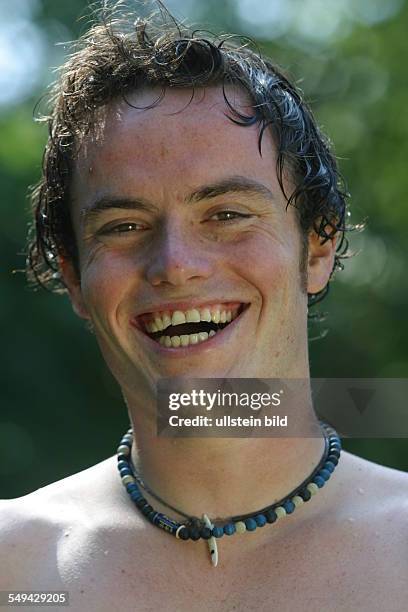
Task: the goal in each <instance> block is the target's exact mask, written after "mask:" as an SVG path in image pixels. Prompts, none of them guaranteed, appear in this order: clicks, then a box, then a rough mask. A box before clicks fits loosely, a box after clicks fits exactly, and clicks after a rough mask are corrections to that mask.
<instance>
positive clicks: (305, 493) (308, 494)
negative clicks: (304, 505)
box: [299, 489, 312, 502]
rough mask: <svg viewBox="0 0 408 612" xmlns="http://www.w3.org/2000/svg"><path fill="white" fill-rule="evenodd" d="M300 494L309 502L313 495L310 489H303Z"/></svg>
mask: <svg viewBox="0 0 408 612" xmlns="http://www.w3.org/2000/svg"><path fill="white" fill-rule="evenodd" d="M299 496H300V497H301V498H302V499H303V501H305V502H307V501H309V499H310V498H311V497H312V494H311V492H310V491H309V489H303V491H300V493H299Z"/></svg>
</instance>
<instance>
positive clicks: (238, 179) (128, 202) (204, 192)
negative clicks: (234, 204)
mask: <svg viewBox="0 0 408 612" xmlns="http://www.w3.org/2000/svg"><path fill="white" fill-rule="evenodd" d="M229 193H231V194H232V193H245V194H246V195H248V196H258V197H259V196H261V197H263V198H265V199H267V200H274V195H273V193H272V191H271V190H270V189H269V188H268V187H266V185H264V184H263V183H260V182H259V181H256V180H254V179H250V178H247V177H245V176H231V177H228V178H225V179H222V180H221V181H217V182H215V183H210V184H208V185H203V186H201V187H198V188H197V189H194V191H192V192H191V193H190V194H189V195H188V196H187V198H186V202H187V203H191V204H192V203H197V202H201V201H203V200H208V199H212V198H217V197H219V196H222V195H226V194H229ZM115 208H119V209H123V210H145V211H150V212H151V211H152V210H157V206H155V205H154V204H153V203H152V202H150V201H149V200H147V199H145V198H127V197H118V196H102V197H100V198H98V199H96V200H95V201H94V202H92V203H91V204H90V206H87V207H85V208H83V209H82V210H81V212H80V215H81V219H82V222H83V223H86V222H87V221H88V220H90V219H91V218H94V217H97V216H98V215H99V214H100V213H102V212H104V211H106V210H110V209H115Z"/></svg>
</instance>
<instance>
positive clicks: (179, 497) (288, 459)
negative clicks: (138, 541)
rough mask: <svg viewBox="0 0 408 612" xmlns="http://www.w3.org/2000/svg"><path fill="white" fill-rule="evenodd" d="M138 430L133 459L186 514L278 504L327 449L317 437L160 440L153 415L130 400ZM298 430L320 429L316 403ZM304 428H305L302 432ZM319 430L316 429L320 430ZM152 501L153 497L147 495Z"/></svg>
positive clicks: (222, 513)
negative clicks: (149, 415) (314, 410)
mask: <svg viewBox="0 0 408 612" xmlns="http://www.w3.org/2000/svg"><path fill="white" fill-rule="evenodd" d="M127 403H128V408H129V415H130V420H131V424H132V427H133V431H134V444H133V448H132V460H133V462H134V464H135V465H136V466H137V467H138V470H139V471H140V473H141V475H142V478H143V480H144V481H145V483H146V484H147V486H148V487H149V488H150V489H151V490H152V491H153V492H154V493H156V494H157V495H159V496H160V497H161V498H162V499H163V500H164V501H165V502H167V503H168V504H170V505H171V506H174V507H175V508H178V509H180V510H181V511H182V512H184V513H186V514H188V515H190V516H197V517H201V516H202V514H203V513H206V514H207V515H208V516H209V517H210V518H212V519H216V518H225V517H230V516H234V515H241V514H247V513H250V512H254V511H256V510H258V509H261V508H264V507H265V506H268V505H270V504H272V503H274V502H277V501H279V500H281V499H282V498H284V497H285V496H286V495H288V494H289V493H290V492H291V491H292V490H293V489H295V488H296V487H297V486H298V485H300V484H301V483H302V482H303V481H304V480H305V479H306V478H307V477H308V476H309V475H310V474H311V472H312V471H313V470H314V469H315V468H316V466H317V464H318V463H319V461H320V459H321V457H322V454H323V451H324V439H323V434H322V433H321V434H319V435H318V436H315V437H286V438H283V437H268V438H254V437H252V438H165V437H157V436H156V429H155V422H154V419H150V418H148V417H147V414H149V413H150V414H152V411H148V410H146V411H145V410H143V409H141V406H140V405H138V403H137V401H132V400H131V398H129V397H127ZM296 421H297V426H299V427H300V428H301V429H300V430H302V431H305V429H306V426H309V428H310V426H313V425H314V426H315V428H316V426H317V423H318V422H317V418H316V416H315V414H314V412H313V408H312V405H311V401H306V402H305V403H304V405H303V406H302V408H299V409H298V411H297V414H296ZM302 427H303V429H302ZM315 431H316V429H315ZM146 498H147V499H149V495H148V494H146ZM150 500H151V502H152V505H153V506H154V507H155V508H156V509H157V510H159V511H161V512H164V513H166V514H168V515H170V516H172V517H174V518H175V519H177V520H182V517H181V516H180V515H177V514H176V513H175V512H173V511H171V510H169V509H168V508H167V507H166V506H164V505H162V504H160V502H157V501H156V500H153V498H150Z"/></svg>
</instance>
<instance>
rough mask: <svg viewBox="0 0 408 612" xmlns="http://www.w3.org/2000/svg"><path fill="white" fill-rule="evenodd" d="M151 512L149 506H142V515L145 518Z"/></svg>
mask: <svg viewBox="0 0 408 612" xmlns="http://www.w3.org/2000/svg"><path fill="white" fill-rule="evenodd" d="M152 510H153V507H152V506H151V505H150V504H146V505H145V506H143V508H142V513H143V514H144V515H145V516H147V515H148V514H149V512H151V511H152Z"/></svg>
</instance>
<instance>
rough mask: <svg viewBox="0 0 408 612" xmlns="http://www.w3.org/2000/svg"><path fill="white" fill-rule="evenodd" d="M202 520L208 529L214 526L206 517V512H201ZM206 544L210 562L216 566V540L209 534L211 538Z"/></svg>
mask: <svg viewBox="0 0 408 612" xmlns="http://www.w3.org/2000/svg"><path fill="white" fill-rule="evenodd" d="M203 521H204V523H205V526H206V527H208V528H209V529H212V528H213V527H214V525H213V524H212V522H211V521H210V519H209V518H208V516H207V515H206V514H203ZM207 544H208V550H209V551H210V555H211V563H212V564H213V566H214V567H217V565H218V548H217V541H216V539H215V538H214V536H211V538H209V539H208V540H207Z"/></svg>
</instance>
